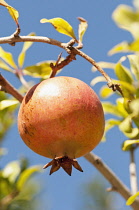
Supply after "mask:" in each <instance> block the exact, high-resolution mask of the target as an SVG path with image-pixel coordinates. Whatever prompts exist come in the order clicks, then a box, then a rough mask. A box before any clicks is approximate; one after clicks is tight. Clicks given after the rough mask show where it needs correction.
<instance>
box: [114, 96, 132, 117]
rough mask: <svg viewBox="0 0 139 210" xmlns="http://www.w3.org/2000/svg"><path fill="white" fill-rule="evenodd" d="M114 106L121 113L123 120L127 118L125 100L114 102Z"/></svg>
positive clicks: (119, 99) (120, 99)
mask: <svg viewBox="0 0 139 210" xmlns="http://www.w3.org/2000/svg"><path fill="white" fill-rule="evenodd" d="M116 104H117V109H118V110H119V112H120V113H121V115H122V117H124V118H125V117H127V116H128V115H129V114H128V112H127V111H126V109H125V99H124V98H118V99H117V100H116Z"/></svg>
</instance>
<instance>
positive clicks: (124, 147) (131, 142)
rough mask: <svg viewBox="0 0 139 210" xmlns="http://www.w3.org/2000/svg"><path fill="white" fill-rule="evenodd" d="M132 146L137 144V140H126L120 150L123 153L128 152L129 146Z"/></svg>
mask: <svg viewBox="0 0 139 210" xmlns="http://www.w3.org/2000/svg"><path fill="white" fill-rule="evenodd" d="M133 144H139V140H126V141H124V143H123V145H122V150H123V151H128V150H129V149H130V146H131V145H133Z"/></svg>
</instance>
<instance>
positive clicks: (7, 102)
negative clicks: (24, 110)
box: [0, 99, 19, 111]
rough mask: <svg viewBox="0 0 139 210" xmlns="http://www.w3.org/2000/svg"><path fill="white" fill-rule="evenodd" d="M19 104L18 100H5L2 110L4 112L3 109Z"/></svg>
mask: <svg viewBox="0 0 139 210" xmlns="http://www.w3.org/2000/svg"><path fill="white" fill-rule="evenodd" d="M18 103H19V101H17V100H10V99H7V100H3V101H1V102H0V110H1V111H2V110H3V109H5V108H7V107H9V106H13V105H17V104H18Z"/></svg>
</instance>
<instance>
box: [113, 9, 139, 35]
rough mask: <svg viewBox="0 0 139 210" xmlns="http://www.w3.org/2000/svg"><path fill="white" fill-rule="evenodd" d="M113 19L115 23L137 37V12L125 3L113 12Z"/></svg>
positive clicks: (138, 19)
mask: <svg viewBox="0 0 139 210" xmlns="http://www.w3.org/2000/svg"><path fill="white" fill-rule="evenodd" d="M112 17H113V19H114V21H115V22H116V24H117V25H118V26H119V27H120V28H123V29H125V30H128V31H129V32H130V33H131V34H132V35H133V37H134V38H135V39H137V38H139V24H138V22H139V12H138V11H135V10H133V9H132V8H131V7H129V6H127V5H120V6H118V7H117V8H116V10H115V11H114V12H113V16H112Z"/></svg>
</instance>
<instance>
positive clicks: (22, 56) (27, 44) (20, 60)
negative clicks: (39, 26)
mask: <svg viewBox="0 0 139 210" xmlns="http://www.w3.org/2000/svg"><path fill="white" fill-rule="evenodd" d="M28 36H35V33H30V34H28ZM32 44H33V42H24V44H23V48H22V51H21V53H20V54H19V56H18V65H19V67H20V68H22V67H23V65H24V60H25V56H26V51H27V50H28V49H29V48H30V47H31V45H32Z"/></svg>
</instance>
